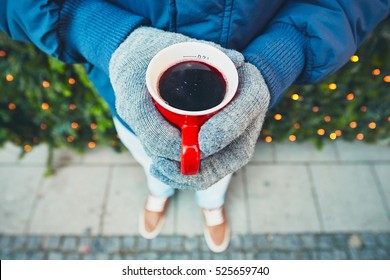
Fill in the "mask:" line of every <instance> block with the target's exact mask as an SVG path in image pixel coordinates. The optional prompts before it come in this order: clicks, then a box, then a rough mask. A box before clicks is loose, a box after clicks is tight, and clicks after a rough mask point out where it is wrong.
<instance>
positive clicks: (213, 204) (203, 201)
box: [195, 174, 232, 209]
mask: <svg viewBox="0 0 390 280" xmlns="http://www.w3.org/2000/svg"><path fill="white" fill-rule="evenodd" d="M231 178H232V174H229V175H227V176H225V177H224V178H222V179H221V180H219V181H218V182H217V183H215V184H214V185H212V186H211V187H209V188H208V189H207V190H203V191H196V195H195V197H196V202H197V204H198V206H199V207H201V208H205V209H215V208H219V207H221V206H222V205H223V204H224V203H225V195H226V191H227V189H228V187H229V183H230V179H231Z"/></svg>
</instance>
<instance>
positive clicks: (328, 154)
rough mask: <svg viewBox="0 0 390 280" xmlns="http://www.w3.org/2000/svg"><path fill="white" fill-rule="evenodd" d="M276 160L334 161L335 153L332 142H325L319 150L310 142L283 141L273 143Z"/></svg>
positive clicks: (335, 158)
mask: <svg viewBox="0 0 390 280" xmlns="http://www.w3.org/2000/svg"><path fill="white" fill-rule="evenodd" d="M275 158H276V162H321V161H329V162H334V161H336V160H337V153H336V150H335V148H334V144H333V143H330V142H325V143H324V146H323V148H322V149H321V150H319V149H317V147H316V146H315V145H314V144H313V143H310V142H302V143H297V142H295V143H293V142H284V143H278V144H276V145H275Z"/></svg>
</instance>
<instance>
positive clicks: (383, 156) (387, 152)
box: [335, 141, 390, 161]
mask: <svg viewBox="0 0 390 280" xmlns="http://www.w3.org/2000/svg"><path fill="white" fill-rule="evenodd" d="M335 144H336V147H337V150H338V153H339V156H340V160H342V161H367V160H373V161H378V160H389V158H390V149H389V147H387V146H381V145H373V144H368V143H365V142H357V141H355V142H353V143H350V142H347V141H336V142H335Z"/></svg>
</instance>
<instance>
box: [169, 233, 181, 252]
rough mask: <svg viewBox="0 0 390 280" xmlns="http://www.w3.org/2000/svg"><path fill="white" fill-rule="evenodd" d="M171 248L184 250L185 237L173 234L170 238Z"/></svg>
mask: <svg viewBox="0 0 390 280" xmlns="http://www.w3.org/2000/svg"><path fill="white" fill-rule="evenodd" d="M169 249H170V250H171V251H183V237H182V236H172V237H170V238H169Z"/></svg>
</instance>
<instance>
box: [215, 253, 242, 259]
mask: <svg viewBox="0 0 390 280" xmlns="http://www.w3.org/2000/svg"><path fill="white" fill-rule="evenodd" d="M211 258H212V259H213V260H227V259H228V256H227V255H226V254H224V253H218V254H216V253H212V254H211ZM245 259H248V257H247V256H246V258H245Z"/></svg>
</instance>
